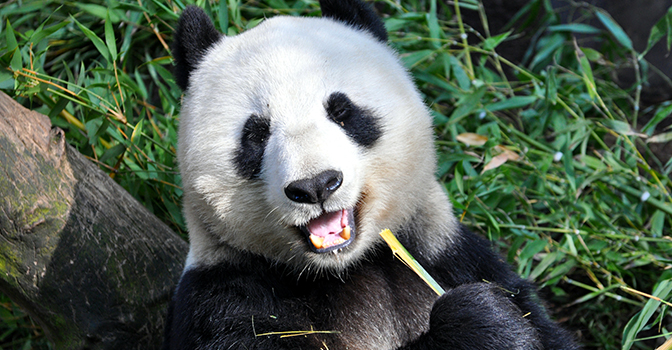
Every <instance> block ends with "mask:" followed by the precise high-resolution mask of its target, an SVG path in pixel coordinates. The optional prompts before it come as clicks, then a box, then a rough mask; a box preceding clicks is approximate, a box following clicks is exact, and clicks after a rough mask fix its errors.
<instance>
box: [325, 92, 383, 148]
mask: <svg viewBox="0 0 672 350" xmlns="http://www.w3.org/2000/svg"><path fill="white" fill-rule="evenodd" d="M325 110H326V112H327V116H328V117H329V119H331V121H333V122H334V123H336V124H338V125H339V126H340V127H341V128H342V129H343V130H344V131H345V133H346V135H348V136H349V137H350V138H351V139H353V140H354V141H355V142H357V144H359V145H360V146H364V147H371V146H373V144H374V143H375V142H376V141H377V140H378V138H380V136H381V134H382V132H381V128H380V125H379V121H378V118H377V117H376V116H375V115H374V114H373V113H372V112H371V111H369V110H366V109H364V108H361V107H359V106H357V105H355V104H354V103H353V102H352V101H351V100H350V98H348V96H347V95H346V94H344V93H342V92H334V93H332V94H331V95H330V96H329V98H328V99H327V102H326V103H325Z"/></svg>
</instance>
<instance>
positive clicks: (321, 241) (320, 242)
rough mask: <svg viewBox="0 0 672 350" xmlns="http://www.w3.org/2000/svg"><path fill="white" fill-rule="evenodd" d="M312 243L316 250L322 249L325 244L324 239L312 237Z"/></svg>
mask: <svg viewBox="0 0 672 350" xmlns="http://www.w3.org/2000/svg"><path fill="white" fill-rule="evenodd" d="M310 241H311V242H313V245H314V246H315V248H317V249H322V246H323V244H324V237H320V236H316V235H310Z"/></svg>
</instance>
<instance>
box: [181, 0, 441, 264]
mask: <svg viewBox="0 0 672 350" xmlns="http://www.w3.org/2000/svg"><path fill="white" fill-rule="evenodd" d="M321 6H322V13H323V17H322V18H301V17H275V18H272V19H268V20H265V21H264V22H262V23H261V24H260V25H258V26H257V27H255V28H254V29H251V30H249V31H247V32H244V33H242V34H239V35H237V36H233V37H225V36H222V35H221V34H219V33H218V32H217V31H216V30H215V28H214V26H213V24H212V23H211V21H210V19H209V18H208V17H207V16H206V15H205V13H204V12H203V11H202V10H200V9H199V8H197V7H188V8H187V9H185V11H184V13H183V14H182V16H181V18H180V22H179V25H178V30H177V31H176V34H175V44H174V48H173V55H174V57H175V61H176V67H175V76H176V79H177V82H178V84H179V85H180V86H181V87H182V88H183V89H184V90H185V96H184V100H183V104H182V112H181V117H180V129H179V141H178V161H179V164H180V170H181V174H182V181H183V186H184V207H185V214H186V215H185V216H186V218H187V223H188V227H189V231H190V233H189V235H190V247H191V248H190V253H189V258H188V260H187V268H189V267H190V266H199V265H206V266H207V265H212V264H217V263H220V262H222V261H227V262H229V263H237V262H241V261H243V260H244V258H243V257H244V256H246V255H249V254H253V255H257V256H262V257H264V258H266V259H268V260H270V261H273V262H277V263H281V264H285V265H286V266H289V267H291V268H294V269H296V270H297V271H300V272H304V273H319V272H322V271H332V272H333V271H336V272H338V273H340V272H342V271H345V270H346V269H347V267H348V266H351V265H353V264H356V263H357V262H358V261H362V259H365V257H366V254H367V252H368V251H370V250H371V248H372V247H374V246H375V245H376V244H378V243H379V242H380V238H379V236H378V233H379V232H380V230H381V229H383V228H391V229H393V230H394V229H395V228H400V227H402V226H403V225H407V223H408V222H409V220H411V218H412V217H414V216H415V215H416V214H417V213H418V211H422V210H425V209H426V207H427V206H428V203H434V202H436V201H433V200H432V198H434V197H435V196H436V195H435V194H434V193H435V192H436V186H437V184H436V181H435V180H434V167H435V165H434V163H435V159H434V148H433V136H432V129H431V117H430V115H429V113H428V111H427V109H426V108H425V106H424V105H423V102H422V99H421V97H420V95H419V94H418V92H417V90H416V89H415V87H414V85H413V83H412V81H411V79H410V78H409V76H408V73H407V72H406V71H405V69H404V68H403V67H402V66H401V64H400V62H399V60H398V58H397V56H396V54H395V53H394V52H393V51H392V50H390V49H389V48H388V47H387V45H386V41H387V36H386V32H385V29H384V27H383V24H382V22H381V21H380V20H379V19H378V18H377V17H376V15H375V14H374V13H373V11H372V10H371V9H370V8H369V7H368V6H367V5H366V4H364V3H362V2H360V1H356V0H348V1H343V0H330V1H327V0H325V1H321ZM439 192H440V190H439Z"/></svg>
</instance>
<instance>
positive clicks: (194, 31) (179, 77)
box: [172, 6, 221, 90]
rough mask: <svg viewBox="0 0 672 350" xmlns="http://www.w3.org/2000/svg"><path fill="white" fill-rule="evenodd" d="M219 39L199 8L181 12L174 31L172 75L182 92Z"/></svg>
mask: <svg viewBox="0 0 672 350" xmlns="http://www.w3.org/2000/svg"><path fill="white" fill-rule="evenodd" d="M220 37H221V34H220V33H219V32H218V31H217V29H215V26H214V25H213V24H212V21H211V20H210V17H208V15H206V14H205V12H203V10H202V9H201V8H200V7H197V6H187V7H186V8H185V9H184V11H182V15H181V16H180V20H179V22H178V24H177V29H176V30H175V37H174V43H173V48H172V53H173V59H175V71H174V72H173V75H175V81H176V82H177V85H179V86H180V87H181V88H182V89H183V90H186V89H187V87H189V77H190V76H191V72H192V71H193V70H194V69H196V66H197V65H198V62H200V61H201V59H202V58H203V56H204V55H205V53H206V52H207V50H208V49H209V48H210V46H212V45H214V44H215V43H216V42H217V41H219V39H220Z"/></svg>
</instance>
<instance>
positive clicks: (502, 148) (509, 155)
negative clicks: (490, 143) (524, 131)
mask: <svg viewBox="0 0 672 350" xmlns="http://www.w3.org/2000/svg"><path fill="white" fill-rule="evenodd" d="M495 149H496V150H497V151H499V152H501V153H502V154H506V157H507V159H508V160H513V161H517V160H518V159H520V156H519V155H518V153H516V152H514V151H512V150H510V149H508V148H507V147H506V146H502V145H497V146H495Z"/></svg>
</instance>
